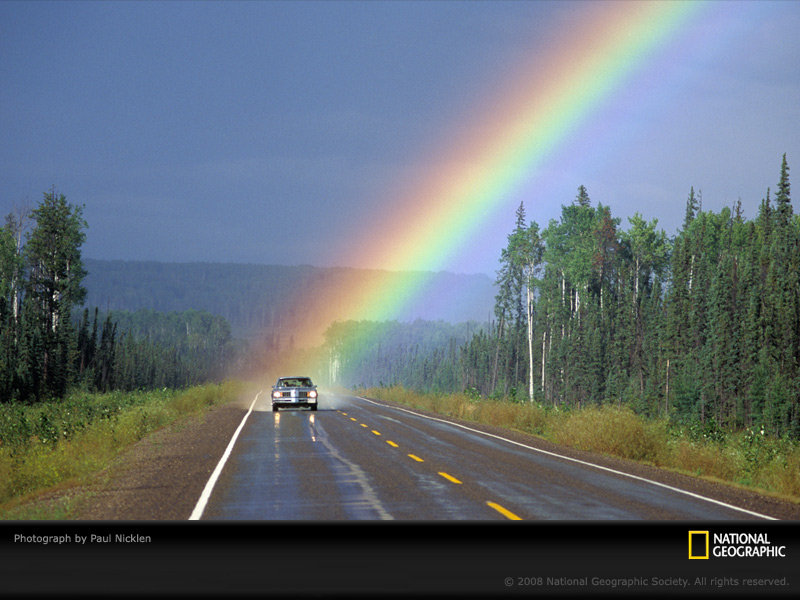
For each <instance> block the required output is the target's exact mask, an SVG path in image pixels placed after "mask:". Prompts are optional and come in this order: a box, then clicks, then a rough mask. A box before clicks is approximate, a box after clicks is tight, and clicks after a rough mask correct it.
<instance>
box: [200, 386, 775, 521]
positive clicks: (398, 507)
mask: <svg viewBox="0 0 800 600" xmlns="http://www.w3.org/2000/svg"><path fill="white" fill-rule="evenodd" d="M480 429H482V430H483V431H481V430H480ZM537 446H538V447H537ZM602 463H603V461H597V462H594V461H592V460H591V459H589V460H587V459H586V457H585V456H582V457H581V458H576V457H575V455H574V453H573V456H572V457H570V456H566V455H565V454H563V453H562V452H559V451H558V449H555V450H554V449H552V448H550V449H545V447H544V446H542V445H541V444H536V442H535V441H534V438H524V437H521V436H515V435H514V434H502V433H499V432H495V433H490V432H489V431H488V430H487V429H486V428H481V427H480V426H478V425H468V424H463V423H456V422H452V421H450V420H448V419H444V418H441V417H434V416H431V415H423V414H421V413H419V412H417V411H413V410H410V409H405V408H400V407H397V406H390V405H388V404H384V403H381V402H376V401H374V400H368V399H364V398H358V397H352V396H330V395H323V396H322V397H321V403H320V406H319V410H317V411H308V410H280V411H279V412H273V411H272V407H271V403H270V398H269V396H268V394H266V393H262V394H260V395H259V396H257V397H256V398H255V399H254V401H253V404H252V407H251V411H250V412H248V414H247V416H246V417H245V418H244V420H243V421H242V423H241V425H240V428H239V429H238V430H237V434H235V435H234V437H233V439H232V441H231V443H230V444H229V446H228V452H226V454H225V456H224V457H223V459H222V460H221V461H220V463H219V464H218V465H217V470H216V471H215V473H214V475H212V478H211V480H209V483H208V484H207V485H206V490H205V492H204V493H203V496H202V497H201V499H200V501H199V502H198V504H197V506H196V507H195V510H194V513H193V515H192V517H191V518H192V519H203V520H230V519H237V520H391V519H407V520H408V519H410V520H462V519H463V520H472V521H486V520H506V519H511V520H515V519H522V520H537V519H540V520H541V519H544V520H555V519H557V520H617V519H619V520H639V519H644V520H670V519H678V520H734V519H746V520H754V519H755V520H758V519H761V518H769V517H768V516H767V515H762V514H761V513H758V512H755V511H749V510H745V509H743V508H738V507H736V506H734V505H733V504H731V503H728V502H723V501H720V500H718V499H711V498H709V497H706V496H704V495H703V494H701V493H697V492H692V491H688V490H686V489H681V488H679V487H677V486H675V485H671V484H670V483H665V482H664V480H663V479H662V480H661V481H655V480H654V479H651V478H649V477H648V476H646V474H645V476H643V475H642V474H641V472H639V474H635V469H634V470H631V469H626V470H625V471H623V470H622V468H621V467H618V466H616V465H614V466H608V462H607V461H606V462H605V464H602Z"/></svg>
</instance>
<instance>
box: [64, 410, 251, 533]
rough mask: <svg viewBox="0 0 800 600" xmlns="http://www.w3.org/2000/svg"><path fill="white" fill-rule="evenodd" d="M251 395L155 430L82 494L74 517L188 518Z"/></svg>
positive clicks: (121, 456) (90, 518) (133, 519)
mask: <svg viewBox="0 0 800 600" xmlns="http://www.w3.org/2000/svg"><path fill="white" fill-rule="evenodd" d="M252 401H253V397H252V395H251V396H249V397H248V396H242V397H241V398H239V399H237V400H236V401H234V402H231V403H228V404H225V405H222V406H218V407H215V408H213V409H211V410H209V411H208V412H206V413H204V414H202V415H200V416H197V417H191V418H189V419H186V420H183V421H181V422H178V423H175V424H173V425H171V426H169V427H166V428H164V429H161V430H159V431H156V432H154V433H153V434H151V435H149V436H147V437H146V438H144V439H142V440H140V441H139V442H137V443H136V444H134V445H133V446H132V447H131V448H130V449H129V450H127V451H126V452H124V453H123V454H121V455H120V456H119V457H117V459H116V460H115V461H114V463H113V464H112V465H111V466H110V467H109V468H108V469H106V470H105V471H103V472H101V473H99V474H98V475H97V476H96V477H95V478H94V479H93V481H92V483H90V484H89V485H86V486H83V487H81V488H78V489H73V490H72V491H71V492H70V493H71V495H73V494H76V493H77V494H79V495H80V497H79V499H78V500H77V501H76V508H75V510H74V513H73V514H72V515H71V517H70V518H71V519H75V520H87V521H99V520H103V521H105V520H125V521H140V520H141V521H144V520H186V519H188V518H189V516H190V515H191V513H192V510H194V507H195V504H196V503H197V500H198V498H199V497H200V494H201V493H202V491H203V489H204V488H205V485H206V482H207V481H208V478H209V477H210V476H211V473H212V472H213V471H214V468H215V467H216V466H217V463H218V462H219V460H220V458H221V457H222V455H223V453H224V452H225V448H226V447H227V445H228V443H229V441H230V439H231V437H232V436H233V434H234V432H235V431H236V428H237V427H238V426H239V424H240V423H241V421H242V419H243V418H244V415H245V414H246V413H247V410H248V408H249V406H250V404H251V403H252Z"/></svg>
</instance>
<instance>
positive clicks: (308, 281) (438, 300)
mask: <svg viewBox="0 0 800 600" xmlns="http://www.w3.org/2000/svg"><path fill="white" fill-rule="evenodd" d="M84 263H85V265H86V269H87V271H88V273H89V274H88V275H87V277H86V279H85V280H84V287H85V288H86V290H87V297H86V306H89V307H94V306H98V307H100V310H101V311H105V310H111V311H118V310H131V311H132V310H138V309H142V308H146V309H153V310H157V311H160V312H172V311H184V310H188V309H196V310H206V311H208V312H210V313H212V314H217V315H221V316H223V317H225V319H226V320H227V321H228V322H229V323H230V325H231V332H232V334H233V335H234V336H235V337H238V338H256V337H259V336H262V335H265V334H267V333H269V332H280V331H281V330H282V329H284V328H286V327H289V326H290V325H291V324H289V323H285V322H282V320H283V319H285V318H286V317H285V315H286V314H287V312H288V313H291V311H286V310H283V308H284V307H283V305H282V302H283V301H284V300H285V299H286V298H289V297H291V296H293V295H294V293H295V292H298V291H300V290H303V289H311V288H313V289H325V290H335V289H341V288H339V286H340V285H348V284H350V283H351V282H352V284H353V285H358V282H360V281H363V280H364V278H365V277H369V276H370V275H371V274H373V273H375V274H377V273H378V272H377V271H368V270H365V269H349V268H321V267H312V266H308V265H304V266H296V267H289V266H277V265H255V264H229V263H161V262H149V261H148V262H144V261H122V260H111V261H108V260H94V259H85V260H84ZM420 276H424V277H425V278H426V280H427V279H428V278H429V280H428V281H426V283H425V285H424V288H423V292H422V294H421V295H420V298H421V299H422V301H420V302H419V303H416V305H415V306H411V307H406V308H404V309H403V311H402V312H399V313H398V314H396V315H393V318H394V319H396V320H398V321H414V320H416V319H424V320H429V321H438V320H442V321H447V322H450V323H460V322H464V321H479V322H485V321H486V319H487V318H488V317H489V315H490V313H491V311H492V307H493V306H494V296H495V289H494V284H493V282H492V280H491V278H489V277H488V276H487V275H482V274H476V275H462V274H454V273H447V272H439V273H427V274H421V273H394V274H391V276H390V278H389V280H388V282H387V284H386V285H396V286H398V289H404V288H400V286H405V285H407V284H408V282H409V281H411V280H413V279H414V278H419V277H420ZM318 296H319V297H318V302H320V303H329V302H330V301H331V298H330V297H329V294H318ZM297 318H300V317H299V316H298V317H297Z"/></svg>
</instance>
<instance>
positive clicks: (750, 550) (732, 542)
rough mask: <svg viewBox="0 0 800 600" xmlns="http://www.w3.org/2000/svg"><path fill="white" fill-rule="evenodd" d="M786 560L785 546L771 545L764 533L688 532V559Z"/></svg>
mask: <svg viewBox="0 0 800 600" xmlns="http://www.w3.org/2000/svg"><path fill="white" fill-rule="evenodd" d="M712 542H713V543H712ZM711 556H713V557H714V558H786V546H779V545H777V544H773V543H772V542H771V541H770V539H769V536H768V535H767V534H766V533H715V534H714V535H713V536H712V535H711V533H710V532H708V531H690V532H689V559H691V560H708V559H709V558H710V557H711Z"/></svg>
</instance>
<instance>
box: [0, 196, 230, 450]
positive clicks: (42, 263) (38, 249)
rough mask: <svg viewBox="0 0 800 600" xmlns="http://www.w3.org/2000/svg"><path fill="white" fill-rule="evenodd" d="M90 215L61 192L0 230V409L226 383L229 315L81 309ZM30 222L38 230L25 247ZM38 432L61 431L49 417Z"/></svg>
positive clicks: (45, 434) (46, 437)
mask: <svg viewBox="0 0 800 600" xmlns="http://www.w3.org/2000/svg"><path fill="white" fill-rule="evenodd" d="M82 213H83V208H82V207H78V206H74V205H71V204H69V203H68V202H67V200H66V198H65V197H64V195H63V194H56V193H55V191H54V190H53V191H51V192H49V193H46V194H44V198H43V200H42V202H41V203H40V205H39V206H38V207H37V208H36V209H34V210H31V211H30V212H26V211H20V212H19V213H18V214H16V215H15V214H10V215H8V216H7V218H6V224H5V227H3V228H2V229H0V403H7V402H12V401H25V402H42V401H46V400H48V399H50V398H63V397H64V396H65V395H66V394H67V393H68V391H69V390H70V389H72V388H75V387H77V388H81V389H84V390H97V391H102V392H107V391H111V390H115V389H122V390H134V389H154V388H163V387H185V386H188V385H193V384H196V383H202V382H205V381H209V380H214V379H217V380H218V379H220V378H221V377H223V375H224V372H225V370H226V368H227V366H228V365H230V364H231V363H232V362H233V360H234V358H235V354H236V349H235V347H234V344H233V342H232V340H231V333H230V327H229V325H228V323H227V321H226V320H225V319H224V318H223V317H220V316H212V315H210V314H209V313H206V312H202V311H196V310H189V311H185V312H183V313H180V314H178V313H174V314H161V313H156V312H154V311H141V312H138V313H126V312H120V313H114V314H112V313H108V312H107V313H106V314H105V315H104V316H102V317H101V315H100V314H99V310H98V309H97V308H95V309H94V311H90V310H89V308H84V310H83V312H82V314H81V313H80V310H79V309H78V307H79V306H80V305H81V304H82V303H83V301H84V298H85V296H86V291H85V289H84V288H83V285H82V282H83V280H84V278H85V276H86V269H85V267H84V264H83V260H82V258H81V249H80V248H81V245H82V244H83V242H84V240H85V238H86V236H85V233H84V229H85V228H86V227H87V223H86V222H85V221H84V219H83V216H82ZM29 218H30V219H32V220H33V221H34V222H35V226H34V227H33V228H32V229H31V230H29V231H27V235H25V243H24V244H23V234H24V233H25V227H26V225H27V223H28V220H29ZM31 427H34V428H35V429H36V433H37V435H39V438H40V439H41V440H42V441H49V440H51V439H53V436H54V435H55V433H54V431H55V429H53V427H54V426H52V422H51V420H50V417H49V416H47V415H45V416H43V417H42V420H41V422H39V423H38V424H33V425H31ZM12 437H13V433H12Z"/></svg>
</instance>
